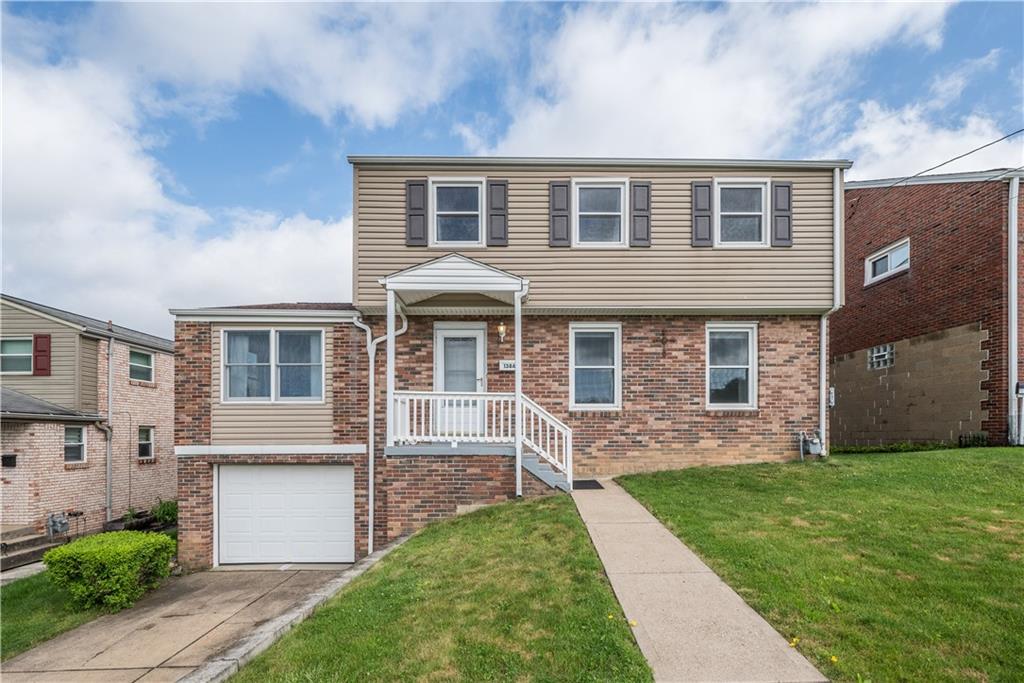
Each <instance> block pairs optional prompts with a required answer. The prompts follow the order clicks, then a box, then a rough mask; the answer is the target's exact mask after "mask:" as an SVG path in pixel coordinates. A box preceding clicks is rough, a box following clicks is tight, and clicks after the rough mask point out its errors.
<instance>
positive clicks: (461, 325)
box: [433, 320, 487, 391]
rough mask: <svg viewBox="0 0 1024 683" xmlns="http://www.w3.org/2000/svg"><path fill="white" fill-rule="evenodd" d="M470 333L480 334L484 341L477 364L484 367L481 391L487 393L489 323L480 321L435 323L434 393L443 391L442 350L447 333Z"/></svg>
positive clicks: (439, 321) (443, 321)
mask: <svg viewBox="0 0 1024 683" xmlns="http://www.w3.org/2000/svg"><path fill="white" fill-rule="evenodd" d="M459 331H462V332H469V333H472V334H474V335H477V334H479V335H480V337H481V339H482V342H483V343H482V344H480V348H479V349H478V350H477V362H478V363H479V364H480V365H481V366H483V372H482V373H481V376H482V378H483V382H482V384H483V386H481V387H480V389H479V391H487V323H486V322H480V321H458V320H438V321H435V322H434V381H433V387H434V391H443V390H444V387H443V381H444V377H443V375H442V374H441V370H442V368H441V365H442V363H443V360H442V356H441V353H440V351H441V349H442V348H443V344H442V341H441V340H442V339H443V338H444V336H445V333H448V332H459Z"/></svg>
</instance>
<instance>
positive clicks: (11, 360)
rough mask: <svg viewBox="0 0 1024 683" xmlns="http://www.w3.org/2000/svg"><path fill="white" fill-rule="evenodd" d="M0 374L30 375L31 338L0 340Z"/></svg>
mask: <svg viewBox="0 0 1024 683" xmlns="http://www.w3.org/2000/svg"><path fill="white" fill-rule="evenodd" d="M0 372H3V373H4V374H11V375H31V374H32V338H31V337H26V338H24V339H3V340H0Z"/></svg>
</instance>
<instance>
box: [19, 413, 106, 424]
mask: <svg viewBox="0 0 1024 683" xmlns="http://www.w3.org/2000/svg"><path fill="white" fill-rule="evenodd" d="M0 417H2V418H3V419H5V420H32V421H33V422H96V420H98V419H100V418H99V416H98V415H59V414H57V413H12V412H6V411H5V412H3V413H0Z"/></svg>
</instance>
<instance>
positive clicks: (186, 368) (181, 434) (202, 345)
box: [174, 320, 213, 446]
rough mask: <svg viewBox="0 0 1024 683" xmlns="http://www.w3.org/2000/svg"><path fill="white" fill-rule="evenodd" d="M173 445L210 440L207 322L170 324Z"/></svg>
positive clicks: (200, 443) (209, 366) (209, 346)
mask: <svg viewBox="0 0 1024 683" xmlns="http://www.w3.org/2000/svg"><path fill="white" fill-rule="evenodd" d="M174 349H175V352H174V445H176V446H195V445H205V444H209V443H210V401H211V398H210V393H211V391H212V379H211V378H212V377H213V371H212V363H213V347H212V337H211V331H210V323H203V322H182V321H180V320H179V321H176V322H175V323H174Z"/></svg>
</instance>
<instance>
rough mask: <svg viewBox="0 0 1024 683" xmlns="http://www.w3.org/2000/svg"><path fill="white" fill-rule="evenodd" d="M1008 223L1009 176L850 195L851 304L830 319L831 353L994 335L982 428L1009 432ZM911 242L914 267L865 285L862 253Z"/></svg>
mask: <svg viewBox="0 0 1024 683" xmlns="http://www.w3.org/2000/svg"><path fill="white" fill-rule="evenodd" d="M1006 219H1007V185H1006V183H1002V182H986V183H960V184H935V185H911V186H908V187H900V188H892V189H889V190H886V189H883V188H871V189H853V190H848V191H847V192H846V283H847V288H846V305H845V306H844V307H843V308H841V309H840V310H839V311H838V312H836V313H835V314H834V315H833V316H832V318H831V321H830V344H831V353H832V358H833V359H835V358H836V357H840V356H845V355H847V354H850V353H851V352H855V351H860V350H863V349H867V348H870V347H872V346H876V345H879V344H885V343H890V342H896V341H899V340H904V339H910V338H912V337H919V336H921V335H927V334H931V333H934V332H939V331H941V330H948V329H951V328H955V327H959V326H961V325H967V324H978V325H980V329H982V330H984V331H985V332H986V333H987V339H986V340H985V341H984V342H983V343H982V350H983V351H984V352H986V354H987V358H986V359H985V360H984V361H983V362H982V369H983V370H984V371H985V372H986V373H987V378H986V379H985V380H984V381H983V383H982V386H981V388H982V390H983V391H984V392H985V393H986V398H985V399H984V401H983V402H982V404H981V405H980V406H979V410H982V411H984V412H985V414H986V417H985V419H984V420H983V423H982V428H983V429H984V430H985V431H986V432H987V433H988V434H989V438H990V440H992V441H994V442H1000V441H1003V440H1005V438H1006V423H1007V400H1006V372H1007V365H1006V348H1007V340H1006V321H1007V308H1006V302H1007V299H1006V248H1007V245H1006ZM904 237H909V238H910V263H911V265H910V269H909V270H908V271H905V272H903V273H900V274H898V275H895V276H893V277H892V278H890V279H887V280H882V281H880V282H876V283H874V284H871V285H868V286H866V287H865V286H864V284H863V283H864V259H865V258H866V257H867V256H869V255H870V254H872V253H874V252H876V251H878V250H879V249H881V248H883V247H885V246H887V245H889V244H892V243H893V242H896V241H898V240H900V239H903V238H904Z"/></svg>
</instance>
